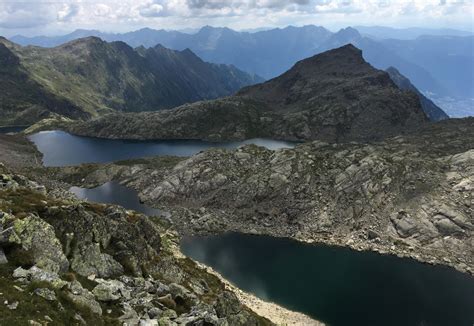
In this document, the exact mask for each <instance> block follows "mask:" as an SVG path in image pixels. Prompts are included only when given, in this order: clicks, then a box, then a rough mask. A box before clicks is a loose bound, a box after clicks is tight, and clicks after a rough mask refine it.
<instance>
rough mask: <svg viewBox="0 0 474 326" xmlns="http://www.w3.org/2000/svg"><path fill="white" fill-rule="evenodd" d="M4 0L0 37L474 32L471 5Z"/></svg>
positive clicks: (466, 1)
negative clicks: (368, 28)
mask: <svg viewBox="0 0 474 326" xmlns="http://www.w3.org/2000/svg"><path fill="white" fill-rule="evenodd" d="M1 1H2V0H0V33H1V32H4V31H6V32H7V33H14V32H25V33H33V32H36V33H38V32H39V31H42V30H45V31H50V32H54V31H55V30H64V29H66V28H68V29H69V30H71V29H74V28H97V29H106V30H114V29H115V30H124V29H125V30H127V29H133V28H136V27H143V26H149V27H159V28H168V29H172V28H174V29H179V28H185V27H199V26H202V25H206V24H209V25H219V26H224V25H225V26H229V27H232V28H255V27H261V26H283V25H288V24H294V25H302V24H317V25H329V26H330V27H331V26H347V25H374V24H381V25H392V26H400V27H403V26H409V25H411V26H420V25H422V26H425V27H426V26H427V25H429V26H433V27H438V26H439V27H443V26H444V27H456V26H457V27H462V28H465V29H466V28H468V29H472V28H473V26H472V24H473V23H472V16H473V15H474V8H473V7H474V4H473V1H472V0H121V1H115V0H99V1H98V2H93V1H86V0H36V1H35V0H28V1H24V0H20V1H11V0H5V1H6V2H1Z"/></svg>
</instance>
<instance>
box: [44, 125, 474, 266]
mask: <svg viewBox="0 0 474 326" xmlns="http://www.w3.org/2000/svg"><path fill="white" fill-rule="evenodd" d="M473 132H474V120H473V119H472V118H466V119H453V120H446V121H442V122H439V123H436V124H431V125H428V126H426V127H424V128H423V129H422V130H420V131H418V132H414V133H411V134H407V135H404V136H397V137H394V138H390V139H387V140H385V141H382V142H376V143H371V144H363V143H346V144H328V143H324V142H320V141H314V142H309V143H305V144H301V145H298V146H296V148H294V149H282V150H277V151H271V150H267V149H265V148H262V147H257V146H254V145H247V146H244V147H241V148H239V149H237V150H231V151H230V150H223V149H213V150H208V151H205V152H202V153H200V154H197V155H195V156H193V157H191V158H188V159H183V158H175V159H171V158H152V159H142V160H134V161H129V162H127V161H125V162H120V163H112V164H106V165H94V164H91V165H83V166H80V167H70V168H62V169H58V170H54V171H56V172H54V173H58V174H56V176H55V177H56V178H59V179H62V180H65V181H67V182H69V183H72V184H78V185H83V186H87V187H92V186H95V185H98V184H102V183H104V182H106V181H109V180H118V181H120V182H121V183H123V184H125V185H127V186H130V187H132V188H134V189H136V190H137V191H138V192H139V195H140V198H141V199H142V200H143V201H144V202H145V203H147V204H148V205H152V206H154V207H157V208H161V209H165V210H168V211H171V212H174V214H173V215H174V216H179V219H176V220H174V222H175V223H176V225H177V228H178V229H179V230H180V231H181V232H192V233H218V232H224V231H238V232H250V233H259V234H270V235H274V236H285V237H291V238H295V239H299V240H302V241H310V242H313V241H316V242H323V243H329V244H337V245H342V246H349V247H352V248H355V249H358V250H375V251H379V252H382V253H387V254H394V255H398V256H405V257H412V258H415V259H417V260H419V261H425V262H430V263H439V264H445V265H449V266H453V267H455V268H456V269H458V270H460V271H464V272H467V273H471V274H472V273H473V272H474V237H473V231H474V211H473V209H474V206H473V205H474V202H473V200H474V197H473V189H474V170H473V169H472V167H473V166H474V151H473V148H472V144H473V143H474V133H473ZM51 171H53V170H51Z"/></svg>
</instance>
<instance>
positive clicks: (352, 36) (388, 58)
mask: <svg viewBox="0 0 474 326" xmlns="http://www.w3.org/2000/svg"><path fill="white" fill-rule="evenodd" d="M349 43H350V44H354V45H355V46H357V47H358V48H360V49H361V50H362V51H363V53H364V58H365V60H367V61H368V62H369V63H370V64H371V65H373V66H374V67H376V68H378V69H382V70H385V69H387V68H389V67H395V68H397V69H398V70H399V71H400V72H401V73H402V74H403V75H405V76H407V77H408V78H409V79H410V80H411V81H412V82H413V83H414V84H415V85H416V87H417V88H418V89H421V90H422V91H429V92H430V93H434V94H438V95H447V94H448V93H449V92H448V90H447V89H446V87H445V86H444V84H442V83H440V82H439V80H437V79H436V78H434V77H433V76H432V74H431V73H430V72H429V71H428V70H426V69H424V68H422V67H420V66H419V65H416V64H414V63H413V62H411V61H409V60H406V59H404V58H402V57H400V56H399V55H398V54H397V53H396V52H394V51H392V50H390V49H389V48H387V47H386V46H385V45H384V44H383V43H381V42H377V41H375V40H373V39H370V38H368V37H363V36H362V35H361V34H360V33H359V32H358V31H357V30H356V29H354V28H351V27H348V28H345V29H341V30H340V31H338V32H337V33H334V34H333V35H332V36H331V37H330V38H329V39H328V40H327V41H326V42H324V43H323V44H321V45H320V46H319V48H318V49H317V52H323V51H327V50H330V49H333V48H336V47H340V46H343V45H345V44H349Z"/></svg>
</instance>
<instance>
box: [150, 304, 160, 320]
mask: <svg viewBox="0 0 474 326" xmlns="http://www.w3.org/2000/svg"><path fill="white" fill-rule="evenodd" d="M162 313H163V310H161V309H160V308H157V307H153V308H151V309H149V310H148V317H150V319H159V318H160V317H161V315H162Z"/></svg>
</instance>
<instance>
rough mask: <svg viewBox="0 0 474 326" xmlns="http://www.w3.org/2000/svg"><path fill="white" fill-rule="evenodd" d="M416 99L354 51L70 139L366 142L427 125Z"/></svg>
mask: <svg viewBox="0 0 474 326" xmlns="http://www.w3.org/2000/svg"><path fill="white" fill-rule="evenodd" d="M427 121H428V120H427V117H426V116H425V114H424V113H423V110H422V108H421V106H420V101H419V99H418V97H417V95H416V94H415V93H412V92H406V91H402V90H400V89H399V88H398V87H397V86H396V85H395V84H394V83H393V82H392V80H391V79H390V77H389V75H388V74H387V73H386V72H384V71H380V70H377V69H375V68H373V67H372V66H370V65H369V64H368V63H367V62H365V61H364V59H363V57H362V52H361V51H360V50H358V49H357V48H355V47H354V46H352V45H347V46H344V47H341V48H339V49H335V50H331V51H328V52H326V53H322V54H320V55H316V56H314V57H311V58H308V59H305V60H302V61H300V62H298V63H297V64H295V65H294V66H293V68H291V69H290V70H289V71H288V72H286V73H284V74H283V75H281V76H279V77H277V78H275V79H272V80H269V81H267V82H265V83H263V84H259V85H255V86H250V87H247V88H244V89H242V90H241V91H240V92H239V93H237V95H236V96H233V97H228V98H224V99H218V100H213V101H204V102H197V103H194V104H190V105H184V106H181V107H178V108H175V109H172V110H167V111H165V112H158V113H142V114H138V115H130V114H128V115H107V116H106V117H102V118H98V119H94V120H92V121H89V122H87V123H78V124H74V125H70V126H68V127H67V128H68V130H70V131H72V132H73V133H77V134H83V135H91V136H98V137H106V138H129V139H212V140H229V139H245V138H253V137H269V138H277V139H289V140H308V139H322V140H326V141H336V142H341V141H350V140H356V141H367V140H373V139H380V138H384V137H386V136H388V135H394V134H399V133H401V132H404V131H406V130H409V129H413V128H418V127H419V126H420V125H422V124H423V123H425V122H427Z"/></svg>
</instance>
